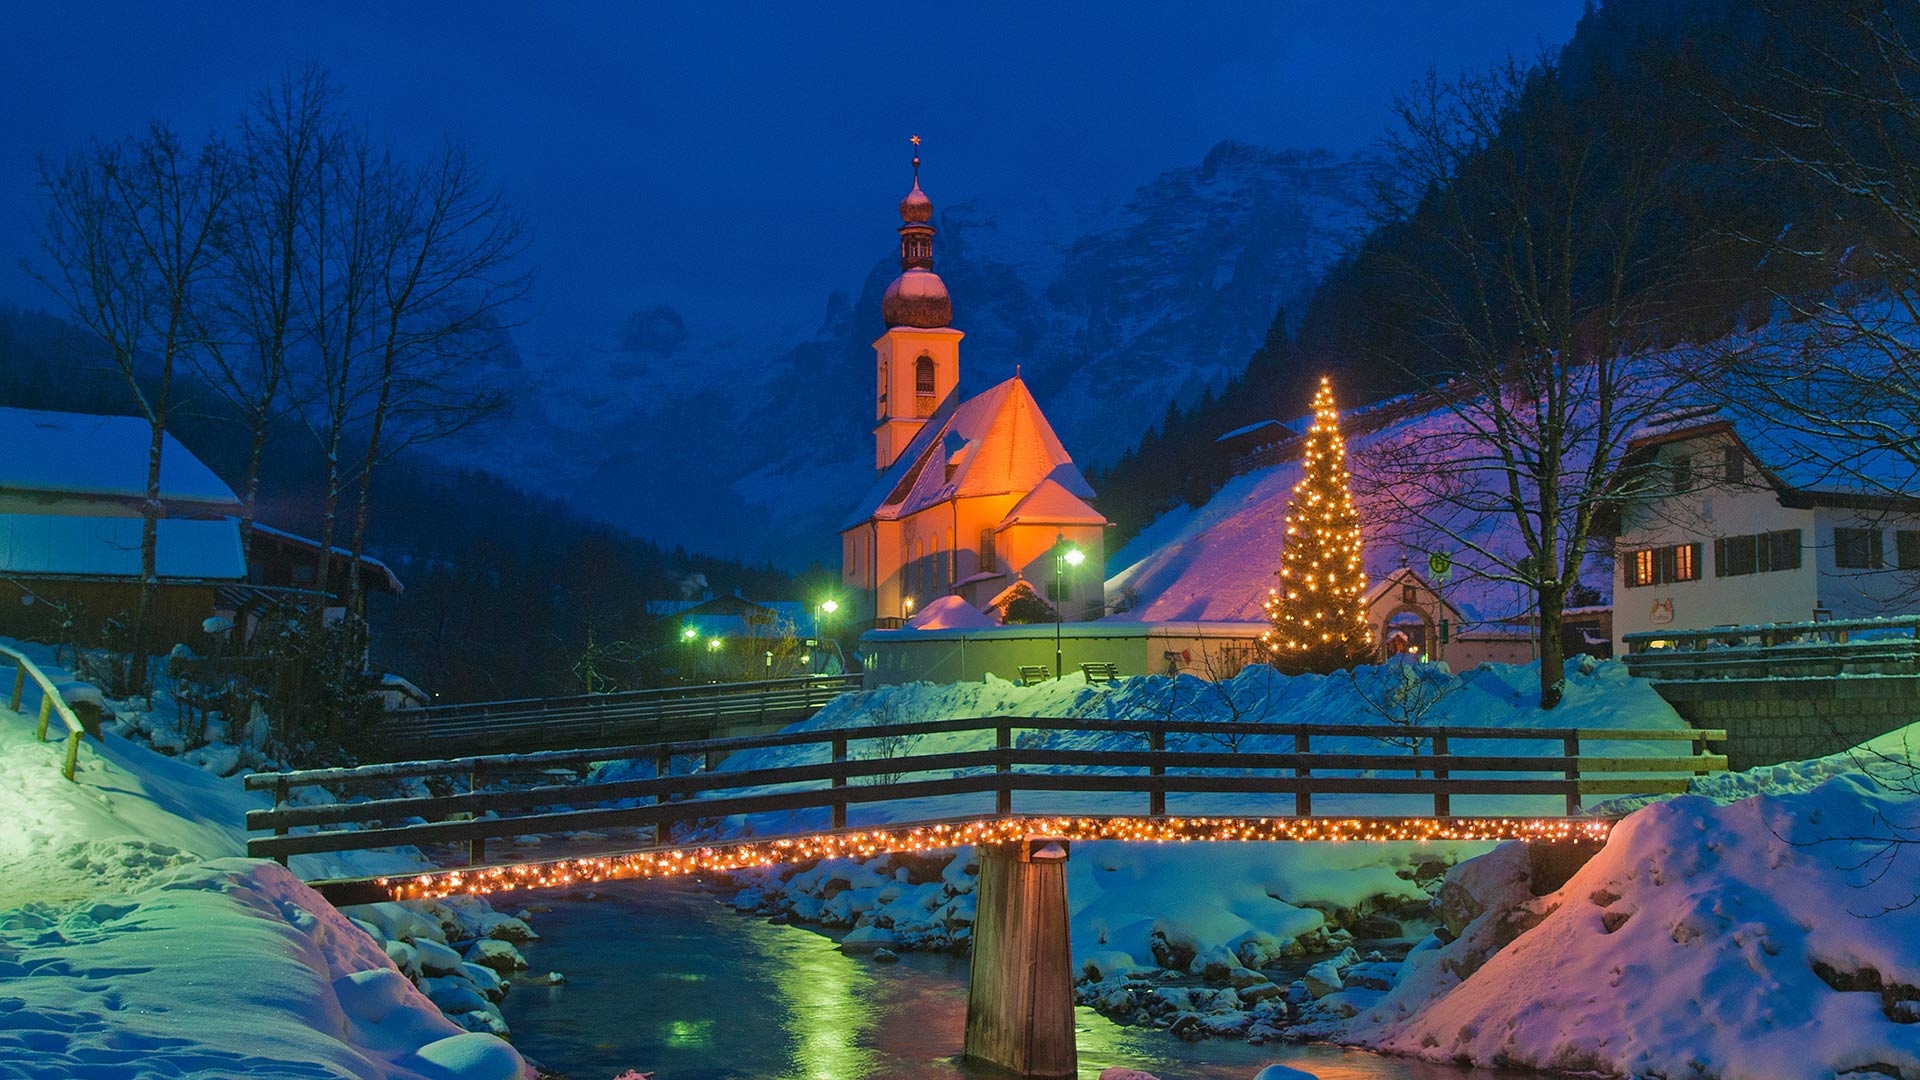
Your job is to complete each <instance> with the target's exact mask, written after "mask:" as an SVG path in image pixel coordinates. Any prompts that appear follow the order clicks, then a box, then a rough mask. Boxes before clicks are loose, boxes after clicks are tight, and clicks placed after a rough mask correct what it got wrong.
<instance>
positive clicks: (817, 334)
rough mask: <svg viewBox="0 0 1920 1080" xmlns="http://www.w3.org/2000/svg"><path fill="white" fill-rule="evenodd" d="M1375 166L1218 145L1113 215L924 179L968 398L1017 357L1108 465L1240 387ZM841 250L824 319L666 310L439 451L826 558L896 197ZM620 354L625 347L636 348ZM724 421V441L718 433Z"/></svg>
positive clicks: (638, 524) (1081, 454)
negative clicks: (846, 265) (475, 433)
mask: <svg viewBox="0 0 1920 1080" xmlns="http://www.w3.org/2000/svg"><path fill="white" fill-rule="evenodd" d="M1378 168H1379V164H1378V163H1377V162H1376V161H1375V160H1374V159H1371V158H1366V157H1356V158H1335V157H1332V156H1330V155H1327V154H1324V153H1320V152H1298V151H1271V150H1264V149H1260V148H1256V147H1251V146H1246V145H1244V144H1239V143H1233V142H1223V143H1221V144H1220V145H1218V146H1216V147H1215V148H1214V149H1213V150H1212V151H1211V152H1210V153H1209V154H1208V155H1207V157H1206V159H1205V160H1204V161H1203V162H1201V163H1200V164H1199V165H1196V166H1186V167H1182V168H1177V169H1173V170H1170V171H1168V172H1166V173H1163V174H1162V175H1160V176H1159V177H1157V178H1155V179H1154V180H1152V181H1150V182H1149V183H1147V184H1145V185H1143V186H1142V187H1140V188H1139V189H1138V190H1136V191H1135V192H1134V193H1133V194H1132V195H1130V196H1128V197H1127V198H1125V199H1122V200H1119V201H1117V202H1115V203H1113V204H1111V205H1104V206H1086V205H1079V204H1076V203H1072V202H1070V201H1068V200H1067V199H1065V198H1064V197H1063V196H1062V194H1061V193H1059V192H1046V193H1036V195H1035V196H1034V198H1033V200H1032V201H1031V202H1030V203H1028V204H1025V205H1007V206H998V205H996V206H988V205H984V204H982V203H979V202H977V201H974V200H970V199H969V198H968V197H967V193H965V192H961V191H948V190H942V189H941V187H940V185H939V182H938V179H937V177H934V176H932V175H931V174H930V175H929V176H927V177H926V178H925V182H926V183H927V185H928V189H929V192H930V194H931V195H932V196H933V198H934V203H935V208H936V212H937V215H938V216H937V217H936V220H935V224H936V225H937V226H938V228H939V230H940V232H939V236H938V237H937V239H936V241H935V258H936V263H937V269H938V271H939V273H940V275H941V277H942V278H943V279H944V280H945V281H946V283H947V286H948V288H949V290H950V291H951V293H952V295H953V302H954V322H955V325H956V326H957V327H958V328H959V329H961V330H964V331H965V332H966V334H967V340H966V343H965V344H964V346H963V347H962V350H961V372H962V376H961V386H960V389H961V392H962V393H967V394H971V393H974V392H976V391H978V390H980V389H982V388H984V387H986V386H989V385H992V384H993V383H996V382H999V381H1000V380H1002V379H1004V378H1006V377H1007V376H1008V375H1011V374H1013V371H1014V368H1015V366H1016V365H1019V366H1020V369H1021V372H1022V374H1023V375H1024V376H1025V378H1026V379H1027V381H1028V384H1029V385H1030V386H1031V387H1032V388H1033V390H1034V392H1035V394H1036V396H1037V397H1038V398H1039V400H1040V403H1041V405H1042V407H1044V408H1045V409H1046V410H1047V413H1048V416H1049V418H1050V419H1051V420H1052V421H1053V423H1054V426H1055V428H1056V429H1058V430H1059V432H1060V434H1061V436H1062V438H1063V439H1064V440H1065V441H1066V444H1067V446H1068V448H1069V449H1070V450H1071V451H1072V452H1073V454H1074V456H1075V457H1076V459H1077V460H1079V461H1080V462H1081V463H1083V464H1087V465H1091V464H1097V463H1101V462H1104V461H1108V460H1111V459H1112V458H1113V457H1115V456H1117V455H1118V454H1119V453H1120V451H1121V450H1123V449H1124V448H1125V447H1126V446H1128V445H1130V444H1131V443H1132V442H1133V441H1134V440H1135V439H1136V438H1138V436H1139V435H1140V434H1142V433H1143V432H1145V431H1146V430H1147V428H1148V427H1149V426H1151V425H1153V424H1156V423H1158V422H1159V420H1160V418H1161V417H1162V416H1164V415H1165V413H1166V410H1167V404H1168V402H1169V401H1171V400H1174V399H1176V398H1177V399H1180V400H1182V401H1187V400H1191V399H1192V398H1196V397H1198V396H1199V395H1200V393H1201V392H1202V390H1203V389H1204V388H1205V387H1207V386H1213V387H1215V388H1218V387H1219V386H1220V385H1221V384H1223V383H1224V382H1225V381H1226V379H1227V378H1228V377H1229V376H1230V375H1232V374H1235V373H1237V372H1238V371H1239V370H1240V368H1241V367H1243V366H1244V365H1245V363H1246V360H1247V358H1248V356H1249V355H1251V353H1252V352H1253V350H1254V349H1255V348H1256V347H1257V346H1258V345H1259V343H1260V342H1261V341H1262V340H1263V338H1264V335H1265V333H1266V331H1267V328H1268V325H1269V324H1270V323H1271V321H1272V319H1273V316H1274V313H1275V311H1276V310H1277V309H1278V308H1279V307H1280V306H1282V305H1291V306H1292V307H1293V308H1294V309H1296V310H1297V309H1299V307H1300V306H1301V304H1302V303H1303V302H1304V299H1305V296H1306V295H1307V292H1308V291H1309V290H1310V289H1311V288H1312V286H1313V285H1314V284H1315V283H1316V282H1317V281H1318V279H1319V277H1320V274H1321V272H1322V271H1323V270H1324V269H1325V268H1326V267H1327V265H1328V264H1329V263H1331V262H1332V261H1333V259H1335V258H1336V257H1337V256H1338V255H1339V253H1340V252H1341V250H1342V248H1343V245H1345V244H1346V243H1347V242H1348V241H1349V240H1351V239H1352V238H1354V237H1355V236H1356V235H1357V233H1358V231H1359V230H1360V228H1361V226H1362V224H1363V210H1362V208H1363V205H1364V202H1365V200H1366V198H1367V197H1368V194H1367V192H1368V188H1369V177H1370V176H1371V174H1372V173H1373V172H1374V171H1375V170H1377V169H1378ZM873 224H874V228H873V231H872V232H871V233H870V234H867V235H866V236H865V237H864V238H862V237H849V238H848V243H849V244H850V245H855V246H859V245H864V246H867V247H869V248H870V249H871V251H872V255H873V259H874V269H873V270H872V272H871V273H870V274H869V275H868V277H867V279H866V281H865V282H864V283H863V284H862V285H861V286H860V287H859V288H858V289H857V290H849V291H846V292H835V293H834V294H833V295H832V296H831V297H828V298H826V302H825V304H824V314H823V317H822V320H821V322H820V323H819V324H818V326H817V327H802V328H785V329H782V328H779V327H774V326H770V325H763V324H762V323H763V322H764V320H761V319H759V317H758V316H757V315H756V314H755V313H753V312H743V313H742V314H741V316H740V318H739V319H737V320H735V321H733V322H730V323H729V324H727V325H719V326H703V325H700V324H699V323H698V322H697V321H692V322H689V321H687V320H684V319H682V318H681V317H680V316H679V315H678V314H677V313H674V312H670V311H664V312H663V311H654V312H649V313H647V318H646V319H645V320H644V322H645V324H646V325H645V327H643V328H642V329H645V330H646V331H647V332H645V333H638V334H629V335H627V337H628V338H629V339H630V340H626V341H624V342H621V343H615V342H609V344H608V347H607V348H606V349H605V350H604V351H599V352H592V353H586V354H569V355H565V356H549V357H535V358H529V359H528V360H527V364H528V368H529V374H530V375H532V376H533V377H534V378H535V379H536V380H537V381H539V382H540V383H542V384H543V385H542V386H541V388H540V389H538V390H537V391H535V392H534V393H533V394H532V395H530V396H529V397H528V398H526V399H524V400H522V401H521V402H519V403H518V404H517V405H516V408H515V411H514V413H513V415H512V416H511V417H510V418H509V419H508V420H507V421H506V424H507V427H508V428H509V431H508V432H507V435H506V437H502V436H501V433H500V432H498V431H493V432H490V433H489V435H488V437H487V438H486V441H485V443H484V445H482V446H475V447H472V448H470V449H468V450H466V451H458V452H455V451H449V452H450V453H454V454H455V456H460V457H463V458H464V459H465V460H469V461H472V462H473V463H475V464H481V465H484V466H485V467H487V468H489V469H491V470H493V471H497V472H502V473H504V474H506V475H507V476H509V477H510V478H511V479H514V480H516V481H518V482H520V483H521V484H522V485H524V486H529V487H531V488H533V489H534V490H539V491H542V492H545V493H549V494H553V495H556V496H559V497H561V498H564V499H567V500H569V501H571V502H573V503H574V504H575V505H576V506H579V507H580V508H581V509H583V510H586V511H587V512H589V513H592V514H596V515H598V516H601V517H603V518H606V519H608V520H610V521H612V522H614V523H615V524H619V525H623V526H627V527H628V528H630V529H632V530H633V531H634V532H636V533H638V534H640V535H643V536H648V537H654V538H661V539H665V540H667V541H669V542H677V543H684V544H686V545H687V546H689V547H696V548H699V549H701V550H708V551H713V552H715V553H720V554H734V553H737V554H743V555H747V556H751V557H754V558H760V557H769V558H773V559H775V560H776V561H780V562H783V563H793V562H795V561H798V560H805V559H808V558H820V559H823V560H825V559H828V558H830V557H831V556H832V554H833V553H834V552H835V551H836V550H837V548H836V547H835V543H834V533H833V529H834V526H835V525H837V524H838V522H839V521H840V519H841V518H842V517H843V516H844V515H845V513H846V511H847V510H848V508H849V507H851V506H852V505H853V503H854V502H855V501H856V500H857V499H858V498H859V496H860V493H861V492H862V491H863V490H864V488H865V487H866V485H867V484H868V483H869V482H870V481H871V479H872V443H871V430H870V425H871V419H872V401H871V399H870V394H871V386H870V383H871V382H872V377H871V372H870V371H869V370H868V369H869V367H870V366H871V364H872V359H873V354H872V350H871V343H872V341H873V339H874V338H875V337H877V336H879V334H880V332H881V330H882V329H883V328H884V326H883V323H882V321H881V318H880V297H881V293H882V291H883V290H884V289H885V287H886V285H887V283H888V282H889V281H890V280H891V279H892V278H893V277H894V275H895V274H897V273H898V265H897V258H896V257H895V255H894V248H895V245H896V241H895V238H894V237H893V234H892V228H893V226H894V225H895V224H897V221H896V220H895V218H894V214H893V207H891V206H876V207H874V221H873ZM622 346H625V347H622ZM720 431H725V432H727V433H728V434H727V436H726V437H725V438H719V437H716V435H715V433H716V432H720Z"/></svg>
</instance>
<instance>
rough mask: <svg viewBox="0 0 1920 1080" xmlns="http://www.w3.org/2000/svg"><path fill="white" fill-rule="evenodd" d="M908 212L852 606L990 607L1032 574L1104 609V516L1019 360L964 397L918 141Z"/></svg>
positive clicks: (876, 609)
mask: <svg viewBox="0 0 1920 1080" xmlns="http://www.w3.org/2000/svg"><path fill="white" fill-rule="evenodd" d="M914 142H915V144H916V147H917V145H918V142H919V140H918V139H917V138H916V139H915V140H914ZM900 220H901V224H900V229H899V232H900V276H899V277H897V278H895V279H894V280H893V283H892V284H891V285H888V286H887V291H886V296H885V298H884V299H883V300H882V301H881V309H880V310H881V314H882V317H883V319H884V321H885V322H886V332H885V333H883V334H881V335H880V338H879V340H877V341H875V342H874V343H873V350H874V360H875V380H874V428H873V454H874V467H875V469H876V470H877V471H878V472H879V478H878V479H877V481H876V482H875V483H874V486H873V489H872V490H871V491H870V492H868V494H867V496H866V498H865V499H863V500H861V503H860V506H859V507H858V508H857V509H856V510H855V511H854V513H853V514H852V516H851V517H850V518H849V519H848V521H847V523H846V524H845V525H844V526H843V527H842V528H841V532H840V539H841V568H842V571H841V580H842V584H843V586H844V588H845V589H846V592H847V596H848V600H849V601H850V602H851V604H852V606H853V607H854V608H856V614H855V618H857V619H859V620H861V621H862V622H864V623H865V624H866V625H869V626H880V627H892V626H900V625H903V624H905V625H914V616H915V613H916V612H926V609H927V608H928V606H929V605H932V604H934V603H935V602H936V601H941V600H943V599H945V598H947V597H958V598H960V599H961V600H963V601H965V602H966V603H967V604H968V605H970V606H971V607H972V608H973V609H974V610H975V611H977V612H982V613H985V614H986V615H989V616H992V615H994V614H996V610H997V609H1001V608H1003V607H1004V605H1005V604H1006V603H1007V601H1008V600H1009V598H1011V597H1013V596H1014V595H1016V594H1017V593H1018V592H1019V591H1021V590H1022V589H1023V588H1024V589H1031V590H1032V592H1033V594H1034V595H1035V596H1038V597H1039V598H1041V599H1042V600H1045V601H1046V602H1047V603H1048V604H1049V605H1051V606H1053V607H1054V608H1055V610H1057V611H1058V612H1059V615H1060V617H1061V618H1062V619H1064V620H1067V621H1081V620H1086V619H1097V618H1099V617H1100V616H1101V615H1103V614H1105V612H1106V591H1105V580H1104V572H1103V566H1104V564H1105V561H1106V547H1105V536H1106V528H1107V519H1106V517H1105V516H1103V515H1102V514H1101V513H1100V511H1098V510H1095V509H1094V508H1093V506H1092V505H1091V500H1092V499H1093V497H1094V496H1093V488H1092V486H1091V485H1089V484H1088V483H1087V478H1086V477H1085V476H1083V475H1081V473H1080V469H1079V468H1078V467H1077V466H1076V465H1074V463H1073V458H1072V457H1071V456H1069V455H1068V454H1067V451H1066V448H1065V447H1064V446H1062V445H1061V444H1060V438H1059V436H1057V435H1055V434H1054V431H1053V426H1052V425H1050V424H1048V423H1047V418H1046V416H1045V415H1044V414H1042V413H1041V411H1040V406H1039V404H1038V403H1037V402H1035V401H1034V399H1033V394H1032V392H1031V391H1029V390H1028V389H1027V385H1026V383H1025V382H1024V381H1022V380H1021V378H1020V374H1019V368H1018V366H1017V365H1009V366H1012V367H1013V368H1014V370H1013V374H1012V377H1010V378H1008V379H1006V380H1005V381H1004V382H1001V383H998V384H996V385H995V386H992V387H990V388H989V389H987V390H985V391H983V392H981V393H979V394H976V395H975V396H973V397H970V398H967V399H966V400H964V401H963V400H961V399H960V395H959V385H960V339H961V338H962V337H964V336H965V335H964V334H962V333H961V332H960V331H959V330H957V329H955V328H954V326H953V301H952V299H951V298H950V297H949V296H948V295H947V287H946V284H945V283H944V282H942V281H941V280H940V277H939V275H937V274H935V273H934V272H933V236H934V227H933V202H932V201H931V200H929V199H928V198H927V195H926V193H925V192H924V191H922V190H920V157H919V154H918V152H917V149H916V152H915V155H914V158H913V189H912V190H911V191H909V192H907V197H906V198H904V199H902V200H900ZM941 607H942V608H944V609H947V610H951V609H952V607H953V603H952V602H951V601H949V602H947V603H945V604H942V605H941ZM927 614H929V615H931V614H932V613H931V612H928V613H927ZM982 621H985V620H982Z"/></svg>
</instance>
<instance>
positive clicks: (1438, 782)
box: [1415, 731, 1453, 817]
mask: <svg viewBox="0 0 1920 1080" xmlns="http://www.w3.org/2000/svg"><path fill="white" fill-rule="evenodd" d="M1418 748H1419V744H1418V743H1415V750H1416V752H1418ZM1433 756H1434V757H1437V758H1441V757H1446V756H1447V733H1446V732H1444V731H1440V732H1435V733H1434V736H1433ZM1415 775H1418V773H1417V772H1416V773H1415ZM1433 779H1434V781H1435V785H1434V789H1433V816H1434V817H1450V816H1452V813H1453V797H1452V796H1451V795H1449V794H1447V790H1446V783H1445V781H1446V779H1447V770H1445V769H1442V768H1440V767H1439V766H1437V765H1436V766H1435V767H1434V770H1433Z"/></svg>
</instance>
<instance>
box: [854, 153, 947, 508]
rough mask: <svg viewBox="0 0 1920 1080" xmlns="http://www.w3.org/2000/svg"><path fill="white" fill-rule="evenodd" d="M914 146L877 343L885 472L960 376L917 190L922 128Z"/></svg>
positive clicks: (877, 406)
mask: <svg viewBox="0 0 1920 1080" xmlns="http://www.w3.org/2000/svg"><path fill="white" fill-rule="evenodd" d="M913 147H914V151H913V190H912V191H909V192H907V197H906V198H904V199H901V200H900V221H901V225H900V276H899V277H897V278H894V279H893V284H891V285H888V286H887V294H886V297H885V298H884V299H882V300H881V302H880V313H881V315H882V317H883V318H885V320H886V323H887V332H886V333H885V334H882V335H881V336H880V339H879V340H878V341H875V342H874V343H873V351H874V360H875V369H876V372H877V378H876V380H875V385H876V390H875V401H874V429H873V463H874V467H875V468H876V469H878V470H880V471H881V472H885V471H886V470H887V469H888V468H890V467H892V465H893V463H894V462H895V461H898V460H899V458H900V455H901V454H902V453H904V452H905V451H906V449H907V444H908V443H911V442H912V441H913V437H914V436H915V435H917V434H919V432H920V428H921V426H922V425H924V424H925V423H926V422H927V418H928V417H930V416H932V415H933V414H934V413H935V412H936V411H937V410H938V409H939V408H940V406H941V405H942V404H944V403H945V402H946V401H947V399H948V398H949V397H951V396H952V395H953V393H954V389H955V388H956V387H957V386H958V385H959V384H960V339H961V338H962V337H964V336H965V335H963V334H961V332H960V331H958V330H955V329H954V328H953V327H951V326H949V325H948V324H949V323H951V322H952V321H953V301H952V300H951V299H950V298H949V297H948V296H947V286H946V283H945V282H943V281H941V280H940V276H939V275H938V274H935V273H934V272H933V233H934V228H933V223H932V222H933V202H932V200H930V199H928V198H927V194H926V192H924V191H921V190H920V136H918V135H915V136H914V137H913Z"/></svg>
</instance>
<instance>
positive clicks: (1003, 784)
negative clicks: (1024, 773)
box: [993, 721, 1013, 817]
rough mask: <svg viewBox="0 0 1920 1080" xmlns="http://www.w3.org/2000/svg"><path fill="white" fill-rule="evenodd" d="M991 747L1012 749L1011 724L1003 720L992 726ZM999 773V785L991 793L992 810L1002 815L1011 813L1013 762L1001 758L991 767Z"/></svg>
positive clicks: (1001, 749) (1000, 749)
mask: <svg viewBox="0 0 1920 1080" xmlns="http://www.w3.org/2000/svg"><path fill="white" fill-rule="evenodd" d="M993 748H994V749H995V750H999V751H1002V752H1006V751H1010V750H1012V749H1013V725H1011V724H1008V723H1006V722H1004V721H1002V722H1001V723H998V724H995V725H994V726H993ZM993 771H994V772H996V773H998V774H1000V786H999V787H998V788H996V789H995V790H994V793H993V812H994V813H996V814H999V815H1001V816H1002V817H1004V816H1006V815H1008V814H1011V813H1013V788H1012V786H1011V785H1012V783H1013V776H1012V773H1013V764H1012V762H1009V761H1007V760H1006V759H1005V758H1002V759H1001V761H1000V764H998V765H995V766H994V767H993Z"/></svg>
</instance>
